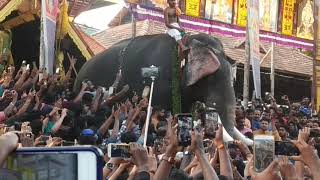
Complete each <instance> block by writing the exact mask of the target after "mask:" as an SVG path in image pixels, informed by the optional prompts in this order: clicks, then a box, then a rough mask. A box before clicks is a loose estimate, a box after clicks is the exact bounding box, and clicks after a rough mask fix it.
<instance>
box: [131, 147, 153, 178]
mask: <svg viewBox="0 0 320 180" xmlns="http://www.w3.org/2000/svg"><path fill="white" fill-rule="evenodd" d="M130 153H131V155H132V162H133V164H135V165H136V166H137V168H138V172H139V171H149V167H148V154H147V150H146V149H145V148H144V147H142V146H141V145H139V144H137V143H130Z"/></svg>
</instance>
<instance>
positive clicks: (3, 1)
mask: <svg viewBox="0 0 320 180" xmlns="http://www.w3.org/2000/svg"><path fill="white" fill-rule="evenodd" d="M9 1H10V0H0V9H2V8H3V7H4V6H5V5H6V4H7V3H8V2H9Z"/></svg>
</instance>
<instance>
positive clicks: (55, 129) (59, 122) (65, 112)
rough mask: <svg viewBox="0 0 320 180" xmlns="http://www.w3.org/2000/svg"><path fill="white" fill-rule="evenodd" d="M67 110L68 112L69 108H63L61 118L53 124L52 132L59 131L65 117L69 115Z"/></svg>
mask: <svg viewBox="0 0 320 180" xmlns="http://www.w3.org/2000/svg"><path fill="white" fill-rule="evenodd" d="M67 112H68V109H63V110H62V113H61V116H60V118H59V119H58V121H56V122H55V123H54V125H53V127H52V129H51V132H52V133H55V132H57V131H58V130H59V129H60V127H61V124H62V122H63V120H64V118H65V117H66V116H67Z"/></svg>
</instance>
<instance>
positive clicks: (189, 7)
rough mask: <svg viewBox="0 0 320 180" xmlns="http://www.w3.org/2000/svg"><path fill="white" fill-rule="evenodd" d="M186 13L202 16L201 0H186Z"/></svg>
mask: <svg viewBox="0 0 320 180" xmlns="http://www.w3.org/2000/svg"><path fill="white" fill-rule="evenodd" d="M186 15H187V16H193V17H199V16H200V0H186Z"/></svg>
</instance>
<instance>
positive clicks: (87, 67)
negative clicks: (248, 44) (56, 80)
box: [74, 34, 251, 144]
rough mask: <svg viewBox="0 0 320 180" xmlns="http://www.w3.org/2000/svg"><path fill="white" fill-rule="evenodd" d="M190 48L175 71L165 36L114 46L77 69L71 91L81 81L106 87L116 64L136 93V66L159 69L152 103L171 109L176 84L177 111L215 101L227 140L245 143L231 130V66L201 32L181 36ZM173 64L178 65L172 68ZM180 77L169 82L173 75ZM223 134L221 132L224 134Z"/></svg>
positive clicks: (140, 80) (138, 85)
mask: <svg viewBox="0 0 320 180" xmlns="http://www.w3.org/2000/svg"><path fill="white" fill-rule="evenodd" d="M186 45H187V46H188V47H190V52H189V54H188V58H186V59H187V63H186V66H185V67H184V68H183V71H182V72H181V73H176V72H177V68H178V70H180V62H178V58H177V56H178V55H177V54H178V53H177V48H176V47H177V44H176V42H175V41H174V39H172V38H171V37H169V36H168V35H166V34H158V35H147V36H140V37H136V38H134V39H128V40H124V41H121V42H119V43H116V44H115V45H113V46H112V47H111V48H109V49H108V50H106V51H105V52H102V53H101V54H99V55H97V56H95V57H93V58H92V59H91V60H89V61H88V62H86V63H85V64H84V66H83V67H82V69H81V70H80V72H79V74H78V77H77V80H76V83H75V87H74V90H79V89H80V86H81V82H82V81H83V80H85V79H88V80H91V81H92V82H93V83H94V84H95V85H98V86H104V87H109V86H111V85H112V83H113V81H114V80H115V78H116V74H117V72H118V69H119V66H121V69H122V75H123V77H122V80H121V83H122V84H129V85H130V88H131V89H133V90H136V91H141V90H142V89H143V87H144V86H145V85H144V84H143V81H144V80H145V79H144V78H143V77H142V75H141V68H143V67H149V66H151V65H154V66H157V67H159V69H160V73H159V77H158V78H157V79H156V81H155V85H154V93H153V103H152V104H156V105H160V106H162V107H164V108H167V109H168V108H172V103H173V100H172V99H173V98H176V97H173V98H172V96H176V95H175V94H172V92H173V91H172V88H173V87H174V86H175V84H174V83H178V84H180V85H181V86H180V87H181V88H180V89H181V100H182V103H181V104H182V110H183V111H184V112H190V110H191V109H190V108H191V105H192V103H193V102H195V101H201V102H205V103H206V104H213V103H216V109H217V111H218V113H219V115H220V119H221V122H222V124H223V126H224V128H225V130H226V131H227V132H228V133H229V134H230V135H231V136H233V137H236V138H237V139H242V140H244V141H246V143H247V144H250V143H251V141H249V140H248V139H245V138H244V136H243V135H241V133H240V132H239V131H238V130H237V129H236V128H235V127H234V119H235V112H234V107H235V95H234V89H233V86H232V80H231V65H230V62H229V60H228V58H227V56H226V55H225V53H224V51H223V45H222V43H221V42H220V41H219V40H218V39H217V38H214V37H211V36H208V35H207V34H195V35H191V36H189V37H187V38H186ZM176 64H179V65H176ZM179 75H180V77H181V78H179V79H178V81H177V82H173V81H175V79H176V78H175V77H176V76H179ZM225 134H227V133H225Z"/></svg>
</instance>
